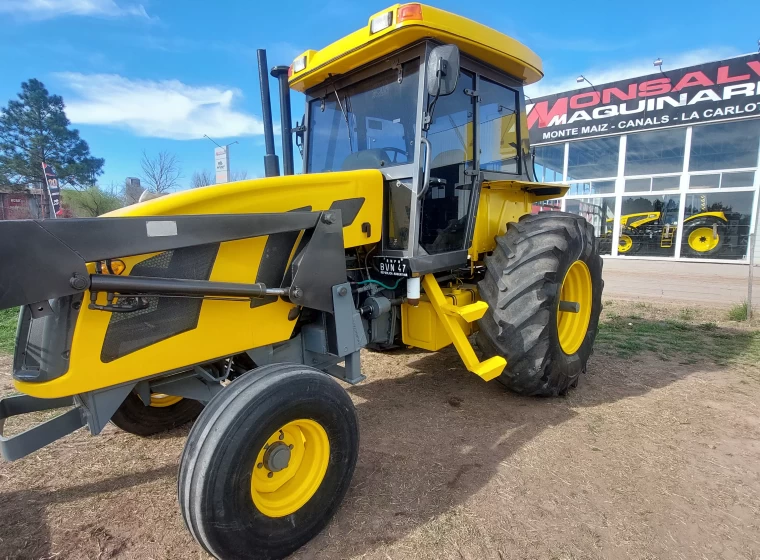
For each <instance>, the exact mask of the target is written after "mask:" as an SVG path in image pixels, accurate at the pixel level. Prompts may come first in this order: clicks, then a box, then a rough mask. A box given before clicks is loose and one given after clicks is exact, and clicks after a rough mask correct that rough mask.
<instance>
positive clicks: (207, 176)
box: [190, 169, 248, 189]
mask: <svg viewBox="0 0 760 560" xmlns="http://www.w3.org/2000/svg"><path fill="white" fill-rule="evenodd" d="M247 178H248V172H247V171H233V172H232V173H230V182H233V181H244V180H245V179H247ZM215 183H216V177H214V174H213V173H212V172H211V171H208V170H206V169H204V170H203V171H196V172H194V173H193V176H192V178H191V179H190V187H191V188H193V189H197V188H198V187H205V186H208V185H213V184H215Z"/></svg>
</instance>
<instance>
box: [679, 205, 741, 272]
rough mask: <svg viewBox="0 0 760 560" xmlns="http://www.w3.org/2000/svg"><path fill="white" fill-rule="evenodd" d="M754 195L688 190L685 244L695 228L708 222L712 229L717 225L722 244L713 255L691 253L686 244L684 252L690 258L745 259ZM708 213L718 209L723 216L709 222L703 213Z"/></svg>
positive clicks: (685, 211)
mask: <svg viewBox="0 0 760 560" xmlns="http://www.w3.org/2000/svg"><path fill="white" fill-rule="evenodd" d="M754 196H755V193H754V192H752V191H743V192H741V191H740V192H720V191H716V192H708V193H688V194H687V195H686V204H685V205H684V220H685V224H684V233H683V236H684V245H686V244H688V242H689V237H690V235H691V233H692V232H693V230H694V229H696V228H698V227H704V225H707V226H708V227H710V228H712V227H713V224H717V227H716V228H715V233H716V234H717V235H718V236H719V243H720V244H719V247H718V249H717V250H716V252H712V253H710V254H700V253H698V252H694V251H690V252H689V251H687V250H686V247H684V248H683V249H682V251H681V255H682V256H685V257H690V258H700V257H701V258H716V259H732V260H738V259H744V258H745V257H746V254H747V246H748V244H749V235H750V223H751V221H752V202H753V199H754ZM706 212H716V213H719V214H721V216H720V217H719V218H718V219H712V221H710V222H705V221H704V220H702V219H700V215H702V214H704V213H706ZM724 218H725V219H724Z"/></svg>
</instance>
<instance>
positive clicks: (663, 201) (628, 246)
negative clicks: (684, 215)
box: [618, 195, 679, 257]
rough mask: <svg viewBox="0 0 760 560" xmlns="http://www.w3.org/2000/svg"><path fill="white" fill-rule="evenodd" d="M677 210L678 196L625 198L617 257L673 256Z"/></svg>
mask: <svg viewBox="0 0 760 560" xmlns="http://www.w3.org/2000/svg"><path fill="white" fill-rule="evenodd" d="M678 207H679V196H678V195H662V196H624V197H623V201H622V212H621V217H620V237H621V240H620V243H619V244H618V255H619V256H625V257H628V256H634V255H638V256H647V257H672V256H674V255H675V250H676V245H675V240H676V229H677V228H676V224H677V223H678Z"/></svg>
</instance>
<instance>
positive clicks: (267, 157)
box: [256, 49, 292, 177]
mask: <svg viewBox="0 0 760 560" xmlns="http://www.w3.org/2000/svg"><path fill="white" fill-rule="evenodd" d="M256 57H257V58H258V61H259V87H260V88H261V118H262V120H263V121H264V144H265V146H266V154H264V175H265V176H267V177H276V176H278V175H279V174H280V161H279V159H278V158H277V154H275V152H274V125H273V124H272V102H271V100H270V99H269V76H268V74H267V51H265V50H264V49H258V50H257V51H256ZM288 116H290V113H288ZM291 158H292V153H291Z"/></svg>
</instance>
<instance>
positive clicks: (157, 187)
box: [140, 152, 182, 194]
mask: <svg viewBox="0 0 760 560" xmlns="http://www.w3.org/2000/svg"><path fill="white" fill-rule="evenodd" d="M140 165H141V166H142V170H143V177H142V179H143V181H145V183H146V184H147V185H148V188H149V189H150V190H152V191H153V192H156V193H158V194H165V193H168V192H169V191H171V190H172V189H175V188H177V187H178V186H179V179H180V178H181V177H182V169H181V168H180V163H179V160H178V159H177V156H176V155H174V154H172V153H169V152H158V155H157V156H156V157H153V158H151V157H148V154H147V153H146V152H143V156H142V161H141V162H140Z"/></svg>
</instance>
